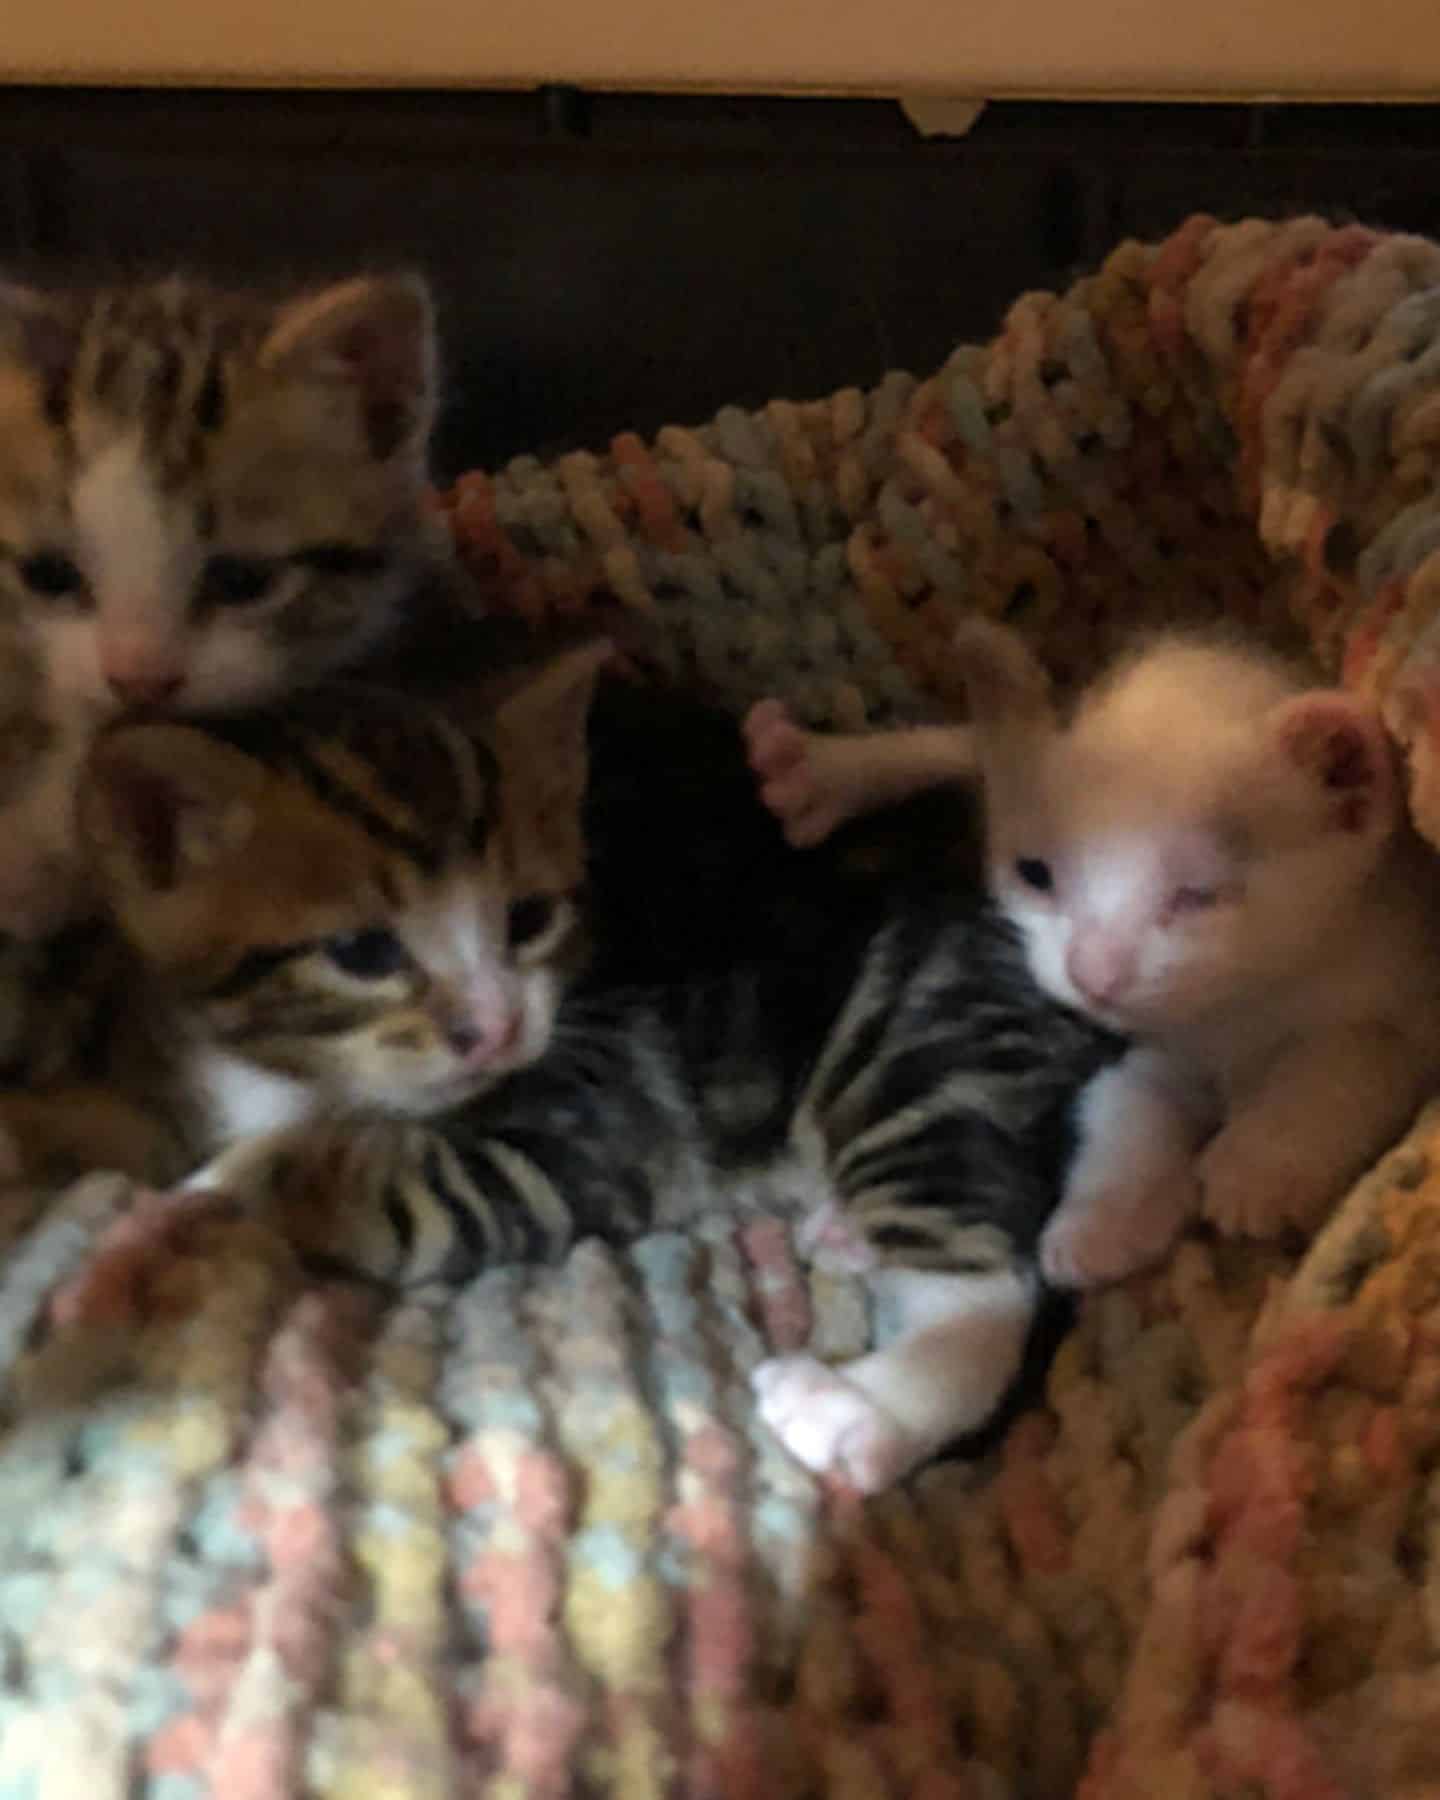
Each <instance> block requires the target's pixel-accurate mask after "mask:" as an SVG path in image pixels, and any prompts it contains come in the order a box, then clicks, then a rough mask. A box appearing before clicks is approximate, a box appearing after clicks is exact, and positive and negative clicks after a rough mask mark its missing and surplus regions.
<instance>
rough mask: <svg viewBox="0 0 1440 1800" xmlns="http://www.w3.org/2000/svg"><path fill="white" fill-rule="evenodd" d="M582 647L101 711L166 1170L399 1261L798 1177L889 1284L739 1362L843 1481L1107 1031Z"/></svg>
mask: <svg viewBox="0 0 1440 1800" xmlns="http://www.w3.org/2000/svg"><path fill="white" fill-rule="evenodd" d="M596 660H597V656H596V653H595V652H594V651H584V650H582V651H579V652H576V653H573V654H571V655H570V656H569V657H567V658H564V659H562V660H560V661H559V662H557V663H556V664H554V665H552V666H551V667H550V668H549V669H548V670H547V671H546V672H545V673H544V674H542V675H541V676H540V677H539V678H538V679H536V680H534V681H532V682H530V683H529V684H528V685H527V686H525V687H523V688H521V689H520V690H519V691H518V692H517V693H515V694H514V695H513V696H512V698H511V699H510V700H509V701H508V702H507V703H506V704H505V705H504V706H503V707H501V708H500V709H499V710H498V712H497V713H496V714H495V717H494V722H493V725H492V726H491V727H490V728H489V731H488V733H487V736H486V737H485V738H483V739H474V738H470V737H467V736H466V735H465V734H464V733H462V732H461V731H460V730H459V729H458V728H457V727H456V725H455V724H454V723H452V722H451V721H449V720H446V719H444V718H442V717H441V716H440V715H439V714H438V713H436V712H434V711H430V710H427V709H426V708H425V707H424V706H422V705H421V704H420V703H418V702H416V701H409V700H403V699H399V698H396V697H393V696H390V697H386V696H383V695H377V696H376V697H375V699H374V702H373V705H369V706H360V705H357V704H356V702H355V700H354V699H353V697H349V696H345V695H343V694H328V693H323V692H322V693H317V694H315V695H313V696H311V697H310V698H308V699H306V700H303V701H299V702H296V703H294V704H293V705H292V706H291V707H290V708H288V709H287V710H286V712H285V713H284V714H283V715H271V716H268V717H258V718H251V719H246V720H243V721H228V722H220V723H207V724H204V725H183V724H178V723H177V724H153V723H128V724H121V725H118V726H114V727H112V728H110V729H109V730H107V731H106V732H105V733H104V734H103V735H102V736H101V738H100V740H99V742H98V745H97V747H96V749H95V751H94V753H93V755H92V757H91V759H90V763H89V766H88V772H87V775H86V778H85V780H84V783H83V786H82V790H81V818H82V825H83V832H84V836H85V839H86V841H87V843H88V844H89V846H90V847H91V850H92V852H93V854H94V857H95V859H96V863H97V866H98V869H99V873H100V877H101V882H102V885H103V887H104V889H105V892H106V894H107V897H108V901H109V906H110V909H111V914H112V916H113V918H114V919H115V921H116V922H117V924H118V926H119V927H120V930H121V932H122V933H123V934H124V935H125V937H126V938H127V939H128V941H129V943H130V944H131V945H132V946H133V949H134V951H135V952H136V954H137V957H138V959H139V961H140V963H141V965H142V967H143V971H144V977H145V982H146V985H147V986H148V988H149V991H150V992H151V994H152V996H153V1000H154V1005H155V1012H154V1015H153V1020H152V1033H153V1041H157V1042H159V1043H162V1044H166V1045H170V1046H173V1047H179V1050H180V1054H179V1055H178V1058H177V1059H176V1062H175V1064H174V1067H173V1075H172V1079H174V1081H175V1084H176V1092H177V1093H178V1094H179V1095H180V1096H181V1100H182V1104H181V1109H180V1110H181V1114H182V1115H183V1120H182V1129H183V1134H184V1135H185V1136H186V1137H187V1139H188V1142H189V1145H190V1147H191V1152H192V1154H193V1155H195V1156H196V1157H197V1158H199V1157H205V1156H208V1157H210V1158H211V1160H210V1161H209V1163H208V1165H207V1166H206V1167H205V1168H204V1169H203V1170H202V1172H201V1174H200V1175H199V1176H198V1177H197V1180H198V1182H199V1184H200V1185H202V1186H212V1187H215V1188H218V1189H222V1190H225V1191H229V1192H233V1193H238V1194H242V1195H244V1196H246V1197H248V1198H251V1199H254V1200H258V1201H259V1202H261V1203H262V1204H264V1205H265V1206H267V1207H268V1208H273V1209H274V1211H275V1215H276V1216H277V1217H278V1218H279V1219H280V1221H281V1222H282V1223H283V1225H284V1227H285V1229H286V1230H287V1231H288V1232H289V1234H290V1235H291V1236H292V1237H293V1238H295V1239H296V1240H298V1242H299V1243H300V1245H301V1246H302V1247H303V1248H304V1249H305V1250H306V1251H308V1252H310V1253H314V1254H318V1255H320V1256H322V1257H323V1258H325V1259H327V1260H329V1261H330V1262H332V1263H338V1264H340V1265H341V1266H342V1267H345V1268H348V1269H350V1270H355V1271H360V1272H363V1273H365V1274H368V1275H371V1276H374V1277H378V1278H381V1279H383V1280H386V1281H395V1282H418V1281H426V1280H432V1279H443V1280H455V1279H459V1278H463V1277H465V1276H467V1275H469V1274H471V1273H473V1272H474V1271H475V1270H477V1269H479V1268H480V1267H481V1266H483V1265H484V1264H485V1263H487V1262H489V1261H492V1260H510V1259H516V1258H524V1259H534V1258H542V1257H552V1256H555V1255H557V1254H559V1253H560V1252H562V1251H563V1250H564V1249H565V1248H566V1247H567V1246H568V1245H570V1244H571V1243H572V1242H573V1241H574V1240H575V1238H576V1237H577V1236H578V1235H581V1234H587V1233H596V1234H599V1235H601V1236H603V1237H606V1238H609V1239H612V1240H614V1239H620V1238H625V1237H628V1236H630V1235H633V1234H634V1233H636V1232H638V1231H640V1230H642V1229H644V1228H646V1227H647V1226H649V1225H651V1224H653V1223H656V1222H670V1223H673V1222H677V1221H678V1220H680V1219H682V1218H683V1217H685V1216H687V1215H689V1216H693V1215H694V1213H695V1212H696V1211H697V1209H701V1208H708V1207H711V1206H714V1205H717V1204H722V1203H724V1202H725V1201H726V1200H727V1199H733V1197H734V1192H735V1189H736V1186H737V1184H744V1183H746V1182H747V1181H749V1180H750V1179H752V1178H755V1177H761V1178H764V1179H766V1180H769V1181H774V1180H777V1179H783V1180H785V1181H786V1183H787V1184H788V1185H793V1183H794V1182H795V1180H796V1179H797V1178H798V1180H799V1182H800V1185H801V1187H802V1189H803V1190H804V1191H805V1192H807V1193H809V1194H811V1195H820V1196H823V1197H824V1198H823V1199H822V1201H821V1203H820V1204H819V1205H818V1206H817V1207H816V1209H815V1213H814V1217H813V1218H812V1221H811V1235H812V1238H813V1239H814V1241H815V1243H816V1246H817V1248H818V1249H820V1250H821V1251H824V1250H826V1249H828V1250H830V1251H831V1252H835V1251H837V1250H838V1252H839V1253H841V1254H844V1255H854V1254H855V1253H856V1252H857V1251H858V1252H860V1253H861V1254H863V1256H864V1257H865V1258H866V1259H868V1260H875V1261H877V1262H878V1263H879V1264H881V1265H883V1266H884V1267H885V1268H887V1269H889V1270H892V1271H902V1272H906V1280H905V1281H904V1282H903V1283H902V1288H903V1291H902V1293H901V1295H900V1298H901V1302H902V1305H903V1306H905V1307H908V1316H909V1321H910V1323H909V1325H908V1326H907V1327H906V1328H904V1329H902V1331H901V1333H900V1335H899V1338H898V1340H897V1341H896V1342H895V1343H894V1344H892V1345H891V1346H890V1347H889V1348H887V1349H885V1350H883V1351H881V1352H879V1353H877V1354H876V1355H873V1356H870V1357H867V1358H865V1359H863V1360H862V1361H861V1362H859V1363H857V1364H853V1365H851V1366H850V1367H849V1368H848V1369H846V1370H844V1371H839V1372H837V1371H832V1370H827V1369H823V1368H821V1367H820V1366H819V1365H818V1364H814V1363H812V1362H809V1361H808V1360H806V1359H791V1360H788V1361H782V1362H779V1363H772V1364H769V1365H767V1366H765V1367H764V1368H763V1369H762V1370H761V1371H759V1373H758V1375H757V1381H758V1383H759V1386H760V1391H761V1395H762V1405H763V1406H764V1408H765V1410H766V1412H767V1415H768V1416H769V1417H770V1419H771V1421H772V1422H773V1423H774V1424H775V1425H776V1427H777V1429H779V1431H780V1432H781V1434H782V1436H783V1437H784V1438H785V1440H786V1442H787V1443H788V1444H790V1446H791V1447H792V1448H793V1449H794V1450H795V1451H796V1453H797V1454H799V1455H800V1456H801V1457H803V1458H804V1459H805V1460H807V1461H808V1462H810V1463H811V1464H812V1465H814V1466H816V1467H819V1468H836V1469H839V1470H842V1471H844V1472H845V1473H847V1474H848V1475H849V1476H850V1478H851V1479H853V1480H855V1481H857V1482H858V1483H860V1484H861V1485H862V1486H865V1487H878V1486H880V1485H882V1484H884V1483H885V1482H888V1481H889V1480H892V1479H894V1478H895V1477H896V1476H898V1475H899V1474H901V1473H903V1472H904V1471H905V1470H906V1469H908V1468H909V1467H911V1466H913V1465H914V1464H915V1463H917V1462H918V1461H920V1460H921V1459H923V1458H924V1457H926V1456H928V1455H929V1454H930V1453H932V1452H933V1451H934V1450H936V1449H937V1448H939V1447H940V1446H941V1445H942V1444H943V1443H944V1442H946V1441H948V1440H949V1439H951V1438H952V1437H954V1436H956V1435H957V1434H959V1433H961V1432H963V1431H965V1430H967V1429H970V1428H972V1427H974V1426H976V1425H978V1424H980V1423H981V1422H983V1421H984V1420H985V1418H986V1417H987V1416H988V1415H989V1414H990V1412H991V1411H992V1410H993V1408H994V1406H995V1404H996V1403H997V1401H998V1400H999V1398H1000V1397H1001V1395H1002V1393H1003V1391H1004V1389H1005V1388H1006V1386H1007V1385H1008V1384H1009V1382H1010V1380H1011V1379H1012V1377H1013V1375H1014V1373H1015V1370H1016V1368H1017V1366H1018V1363H1019V1359H1020V1356H1021V1352H1022V1350H1023V1347H1024V1344H1025V1341H1026V1338H1027V1335H1028V1331H1029V1327H1030V1324H1031V1321H1032V1317H1033V1313H1034V1309H1035V1303H1036V1297H1037V1283H1036V1280H1035V1278H1034V1275H1033V1268H1032V1265H1033V1252H1034V1247H1035V1244H1036V1242H1037V1240H1038V1236H1039V1233H1040V1230H1041V1228H1042V1226H1043V1224H1044V1221H1045V1219H1046V1217H1047V1216H1048V1214H1049V1212H1050V1210H1051V1208H1052V1206H1053V1203H1054V1199H1055V1195H1056V1193H1057V1189H1058V1184H1059V1181H1060V1178H1061V1174H1062V1171H1063V1169H1064V1166H1065V1163H1066V1160H1067V1158H1068V1156H1069V1153H1070V1149H1071V1140H1072V1136H1073V1131H1072V1124H1071V1112H1072V1108H1073V1104H1074V1100H1075V1097H1076V1095H1077V1093H1078V1091H1079V1090H1080V1088H1081V1087H1082V1085H1083V1083H1084V1082H1085V1081H1086V1080H1087V1079H1088V1078H1089V1076H1091V1075H1092V1074H1093V1073H1094V1071H1095V1070H1096V1069H1097V1068H1098V1067H1100V1066H1102V1065H1103V1064H1104V1063H1105V1062H1106V1061H1107V1060H1108V1059H1110V1058H1111V1057H1112V1056H1113V1055H1114V1054H1115V1053H1116V1046H1115V1044H1114V1041H1113V1040H1112V1039H1111V1038H1110V1037H1109V1036H1108V1035H1107V1034H1105V1033H1104V1032H1102V1031H1100V1030H1097V1029H1095V1028H1093V1027H1091V1026H1088V1025H1086V1024H1084V1023H1082V1022H1081V1021H1080V1020H1079V1019H1077V1018H1076V1017H1075V1016H1074V1015H1073V1014H1071V1013H1070V1012H1067V1011H1066V1010H1064V1009H1062V1008H1060V1007H1058V1006H1055V1005H1053V1004H1051V1003H1049V1002H1047V1001H1046V1000H1044V999H1042V998H1041V997H1040V995H1039V994H1038V992H1037V990H1036V988H1035V986H1034V984H1033V982H1032V981H1031V980H1030V979H1029V978H1028V976H1027V975H1026V974H1025V971H1024V968H1023V964H1022V962H1021V959H1020V957H1019V954H1018V950H1017V947H1016V943H1015V940H1014V937H1013V935H1012V933H1011V931H1010V930H1009V928H1008V927H1007V926H1006V925H1004V924H1003V923H1002V922H1000V921H999V920H998V918H997V917H996V916H995V915H994V914H993V913H992V912H990V911H989V910H987V909H986V908H985V907H984V906H983V905H982V904H981V903H980V902H978V901H976V902H974V903H973V904H970V905H968V906H967V905H964V904H962V905H960V906H958V907H957V905H956V902H955V900H954V898H953V896H946V895H937V896H935V897H934V898H930V899H921V898H915V897H913V896H912V895H911V894H910V893H909V892H908V891H907V887H906V884H905V882H904V881H903V880H901V879H899V878H898V877H896V876H894V875H891V874H886V873H883V872H882V873H880V874H868V873H863V872H856V871H855V870H854V869H853V868H851V867H850V866H849V865H848V864H846V863H845V862H843V860H842V858H841V856H840V854H839V853H838V852H829V851H827V852H821V853H819V854H817V855H810V856H801V855H797V854H795V853H792V852H790V851H789V850H788V849H787V848H786V847H785V845H784V844H783V841H782V840H781V837H780V834H779V831H778V828H777V827H776V826H775V825H774V823H773V821H771V820H770V819H769V818H768V816H767V815H766V814H765V812H764V810H763V809H762V808H761V807H760V806H758V805H757V804H756V803H755V801H754V799H753V796H752V794H751V791H750V783H749V777H748V773H747V770H746V767H745V763H744V758H743V755H742V752H741V748H740V743H739V738H738V734H737V732H736V730H735V727H734V725H733V724H732V723H731V722H730V721H728V720H724V721H717V720H713V719H710V718H709V717H708V715H698V714H694V713H691V712H690V711H689V710H688V709H682V708H679V707H677V706H673V705H672V706H670V707H668V708H667V706H666V704H665V703H664V702H662V701H660V700H658V699H651V698H650V697H648V696H646V695H643V694H637V693H635V692H634V691H633V690H628V691H627V690H626V688H625V687H624V686H623V685H622V684H619V683H612V682H607V683H606V684H605V685H604V687H603V688H602V691H601V697H600V700H599V703H598V705H597V706H596V708H595V709H594V715H593V718H592V719H590V720H589V722H588V726H587V706H588V701H589V692H590V687H591V683H592V681H593V678H594V672H595V665H596ZM587 796H588V798H587ZM582 800H583V801H584V805H583V810H582ZM927 874H928V876H929V880H930V885H931V886H932V887H933V885H934V859H933V858H931V859H930V860H929V863H928V867H927ZM587 935H588V936H589V937H591V938H592V939H593V943H594V945H595V949H594V951H593V953H591V954H590V956H589V958H588V962H587V958H586V954H585V945H586V938H587ZM22 1148H23V1146H22Z"/></svg>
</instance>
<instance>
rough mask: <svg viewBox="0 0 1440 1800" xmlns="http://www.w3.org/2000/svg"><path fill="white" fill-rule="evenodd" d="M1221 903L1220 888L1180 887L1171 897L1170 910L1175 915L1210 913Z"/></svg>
mask: <svg viewBox="0 0 1440 1800" xmlns="http://www.w3.org/2000/svg"><path fill="white" fill-rule="evenodd" d="M1219 903H1220V889H1219V888H1218V887H1199V886H1196V887H1178V888H1176V890H1175V892H1174V893H1173V894H1171V896H1170V910H1171V912H1175V913H1196V912H1208V911H1209V909H1210V908H1211V907H1212V906H1218V905H1219Z"/></svg>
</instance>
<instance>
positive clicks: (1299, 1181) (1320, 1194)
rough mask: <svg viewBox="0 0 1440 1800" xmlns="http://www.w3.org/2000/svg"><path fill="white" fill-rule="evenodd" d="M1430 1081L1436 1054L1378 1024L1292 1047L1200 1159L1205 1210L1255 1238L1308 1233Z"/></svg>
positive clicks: (1229, 1228)
mask: <svg viewBox="0 0 1440 1800" xmlns="http://www.w3.org/2000/svg"><path fill="white" fill-rule="evenodd" d="M1435 1079H1436V1070H1435V1067H1434V1058H1433V1056H1431V1057H1427V1056H1426V1055H1424V1054H1423V1053H1422V1052H1421V1051H1419V1050H1418V1049H1417V1047H1416V1045H1415V1044H1414V1043H1413V1042H1411V1041H1410V1040H1408V1039H1406V1038H1405V1037H1403V1036H1402V1035H1401V1034H1400V1033H1399V1032H1396V1031H1393V1030H1389V1029H1387V1028H1386V1027H1384V1026H1379V1025H1375V1026H1359V1025H1357V1026H1350V1027H1346V1028H1342V1029H1337V1030H1334V1031H1330V1032H1326V1033H1324V1034H1322V1035H1320V1036H1312V1037H1310V1038H1307V1039H1306V1040H1305V1041H1304V1042H1301V1043H1297V1044H1295V1045H1294V1046H1293V1047H1292V1048H1291V1049H1290V1050H1289V1051H1287V1052H1286V1054H1285V1055H1284V1056H1282V1057H1281V1058H1280V1059H1279V1060H1278V1061H1277V1062H1275V1063H1274V1064H1272V1065H1271V1067H1270V1068H1269V1069H1268V1070H1267V1072H1266V1074H1265V1076H1264V1078H1263V1079H1262V1080H1261V1081H1260V1083H1259V1084H1258V1086H1257V1087H1256V1088H1255V1090H1254V1091H1253V1093H1251V1094H1250V1095H1249V1096H1248V1097H1245V1098H1242V1099H1240V1100H1239V1101H1238V1102H1237V1103H1236V1104H1235V1105H1234V1107H1233V1109H1232V1111H1231V1113H1230V1115H1229V1117H1228V1118H1227V1120H1226V1123H1225V1126H1224V1128H1223V1130H1221V1131H1220V1132H1219V1133H1218V1134H1217V1135H1216V1137H1215V1138H1214V1140H1213V1142H1211V1144H1210V1145H1209V1146H1208V1147H1207V1148H1206V1150H1205V1153H1204V1155H1203V1156H1202V1157H1201V1159H1200V1184H1201V1188H1202V1190H1203V1205H1204V1211H1205V1216H1206V1217H1207V1218H1208V1219H1210V1220H1211V1221H1212V1223H1214V1224H1215V1225H1217V1226H1218V1227H1219V1228H1220V1230H1222V1231H1225V1232H1233V1233H1237V1234H1243V1235H1246V1236H1251V1237H1268V1236H1272V1235H1274V1234H1276V1233H1278V1232H1281V1231H1284V1230H1286V1229H1287V1228H1291V1227H1295V1228H1298V1229H1300V1230H1302V1231H1312V1230H1314V1229H1315V1228H1316V1227H1317V1226H1318V1225H1320V1224H1321V1223H1322V1222H1323V1220H1324V1218H1325V1216H1326V1214H1327V1213H1328V1212H1329V1211H1330V1209H1331V1208H1332V1207H1333V1206H1334V1205H1335V1203H1336V1202H1337V1201H1338V1200H1340V1199H1341V1198H1342V1196H1343V1195H1344V1193H1345V1191H1346V1189H1347V1188H1348V1187H1349V1186H1350V1184H1351V1183H1352V1182H1354V1181H1356V1180H1358V1179H1359V1177H1360V1176H1361V1175H1362V1174H1363V1173H1364V1172H1365V1170H1366V1169H1367V1168H1368V1167H1369V1166H1370V1164H1371V1163H1372V1162H1373V1161H1374V1160H1375V1158H1376V1157H1377V1156H1379V1155H1380V1154H1381V1153H1382V1152H1384V1151H1385V1150H1387V1149H1389V1148H1390V1146H1391V1145H1392V1144H1393V1143H1394V1142H1395V1141H1396V1139H1397V1138H1399V1137H1400V1136H1401V1134H1402V1133H1403V1132H1404V1131H1405V1129H1406V1128H1407V1126H1408V1125H1409V1124H1410V1121H1411V1120H1412V1119H1413V1118H1414V1116H1415V1113H1416V1111H1417V1110H1418V1108H1419V1106H1420V1104H1421V1102H1422V1101H1423V1100H1424V1099H1425V1098H1426V1096H1427V1095H1428V1094H1429V1093H1430V1092H1431V1091H1432V1090H1433V1088H1434V1086H1435Z"/></svg>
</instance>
